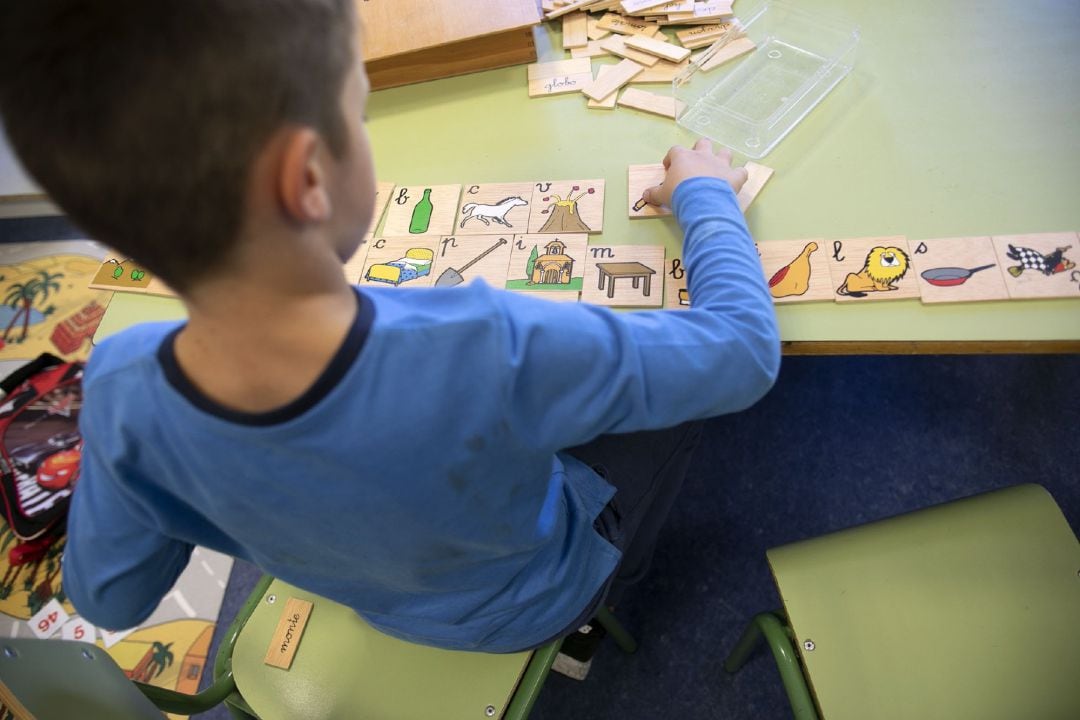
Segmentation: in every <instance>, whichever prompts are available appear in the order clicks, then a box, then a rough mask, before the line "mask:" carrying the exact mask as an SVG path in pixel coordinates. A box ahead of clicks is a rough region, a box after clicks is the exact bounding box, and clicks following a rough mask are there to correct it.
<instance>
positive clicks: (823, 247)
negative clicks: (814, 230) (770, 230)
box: [757, 240, 835, 305]
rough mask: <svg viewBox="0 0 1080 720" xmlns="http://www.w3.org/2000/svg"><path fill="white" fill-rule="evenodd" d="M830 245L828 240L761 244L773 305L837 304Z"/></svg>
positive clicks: (762, 263) (759, 247) (758, 246)
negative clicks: (829, 256)
mask: <svg viewBox="0 0 1080 720" xmlns="http://www.w3.org/2000/svg"><path fill="white" fill-rule="evenodd" d="M827 248H828V243H826V241H824V240H781V241H772V242H760V243H758V244H757V249H758V255H759V256H760V258H761V268H762V270H764V271H765V280H766V282H768V283H769V294H770V295H772V297H773V302H775V303H777V304H779V305H783V304H789V303H800V302H815V301H821V300H829V301H831V300H833V298H834V297H835V296H834V291H835V287H834V286H833V284H832V277H831V276H830V274H829V260H828V254H827V253H828V249H827Z"/></svg>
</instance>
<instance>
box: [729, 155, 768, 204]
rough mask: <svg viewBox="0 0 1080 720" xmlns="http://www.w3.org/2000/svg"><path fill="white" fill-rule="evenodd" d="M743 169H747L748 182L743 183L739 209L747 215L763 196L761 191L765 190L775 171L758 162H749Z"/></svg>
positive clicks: (739, 196)
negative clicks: (758, 197) (759, 197)
mask: <svg viewBox="0 0 1080 720" xmlns="http://www.w3.org/2000/svg"><path fill="white" fill-rule="evenodd" d="M743 167H745V168H746V176H747V177H746V182H745V183H743V186H742V190H740V191H739V195H738V198H739V207H740V208H741V209H742V211H743V212H744V213H745V212H746V211H747V210H749V209H750V206H751V205H753V203H754V200H756V199H757V196H758V195H760V194H761V191H762V190H763V189H764V188H765V183H767V182H769V180H770V179H771V178H772V176H773V172H774V171H773V169H772V168H770V167H766V166H764V165H760V164H758V163H756V162H748V163H746V165H744V166H743Z"/></svg>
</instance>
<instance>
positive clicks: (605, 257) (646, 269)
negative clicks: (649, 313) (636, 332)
mask: <svg viewBox="0 0 1080 720" xmlns="http://www.w3.org/2000/svg"><path fill="white" fill-rule="evenodd" d="M665 253H666V250H665V248H664V246H663V245H590V246H589V248H588V251H587V252H586V255H585V258H586V260H585V287H584V289H583V290H582V292H581V301H582V302H587V303H592V304H593V305H608V306H610V307H662V306H663V304H664V269H665V268H664V256H665Z"/></svg>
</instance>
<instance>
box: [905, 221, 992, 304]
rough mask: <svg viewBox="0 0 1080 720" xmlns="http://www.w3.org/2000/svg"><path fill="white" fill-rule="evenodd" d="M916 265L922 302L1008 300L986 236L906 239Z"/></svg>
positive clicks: (990, 243)
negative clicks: (917, 266)
mask: <svg viewBox="0 0 1080 720" xmlns="http://www.w3.org/2000/svg"><path fill="white" fill-rule="evenodd" d="M908 245H909V246H910V247H911V248H912V250H911V254H912V256H913V257H914V259H915V261H916V262H917V263H918V265H919V273H918V278H919V290H920V291H921V293H922V301H923V302H924V303H927V304H932V303H953V302H975V301H980V300H1008V299H1009V291H1008V290H1007V289H1006V288H1005V279H1004V278H1003V277H1002V272H1003V270H1002V267H1001V264H1000V263H999V262H998V259H997V256H996V255H995V253H994V243H993V242H992V241H991V240H990V238H989V237H955V238H938V239H935V240H918V241H916V240H910V241H908Z"/></svg>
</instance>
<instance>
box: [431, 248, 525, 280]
mask: <svg viewBox="0 0 1080 720" xmlns="http://www.w3.org/2000/svg"><path fill="white" fill-rule="evenodd" d="M513 243H514V236H513V235H455V236H451V237H444V238H441V239H440V240H439V249H438V252H437V253H436V255H435V270H434V275H435V282H434V283H433V286H434V287H438V288H442V287H456V286H459V285H462V286H464V285H468V284H469V283H471V282H475V281H476V280H477V278H482V279H483V280H484V282H486V283H487V284H488V285H490V286H492V287H497V288H501V287H503V286H504V285H505V284H506V273H507V270H508V269H509V267H510V254H511V251H512V250H513V246H514V245H513Z"/></svg>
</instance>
